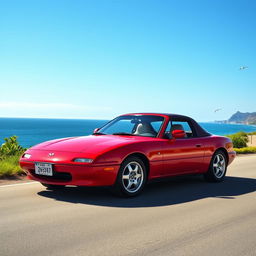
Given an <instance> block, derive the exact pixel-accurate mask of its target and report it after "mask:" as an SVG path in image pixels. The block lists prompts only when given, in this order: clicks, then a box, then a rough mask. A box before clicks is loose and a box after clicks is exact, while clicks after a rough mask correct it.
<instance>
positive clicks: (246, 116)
mask: <svg viewBox="0 0 256 256" xmlns="http://www.w3.org/2000/svg"><path fill="white" fill-rule="evenodd" d="M215 122H216V123H227V124H249V125H256V112H252V113H249V112H246V113H242V112H240V111H237V112H236V113H235V114H233V115H232V116H231V117H230V118H229V119H228V120H222V121H215Z"/></svg>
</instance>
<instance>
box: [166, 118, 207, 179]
mask: <svg viewBox="0 0 256 256" xmlns="http://www.w3.org/2000/svg"><path fill="white" fill-rule="evenodd" d="M173 127H178V128H180V129H182V128H183V130H184V131H185V132H186V137H184V138H180V139H174V138H169V139H165V140H164V142H163V176H170V175H179V174H185V173H197V172H200V171H202V168H203V160H204V139H203V138H200V137H197V136H196V134H195V131H194V129H193V127H192V124H191V123H189V121H186V120H172V121H170V122H169V124H168V126H167V129H166V133H167V134H168V133H169V134H171V132H172V130H173ZM174 129H175V128H174Z"/></svg>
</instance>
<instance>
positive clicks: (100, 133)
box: [92, 132, 106, 135]
mask: <svg viewBox="0 0 256 256" xmlns="http://www.w3.org/2000/svg"><path fill="white" fill-rule="evenodd" d="M92 135H106V133H103V132H94V133H93V134H92Z"/></svg>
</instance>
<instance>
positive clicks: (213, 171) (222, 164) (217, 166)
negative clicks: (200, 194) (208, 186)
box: [204, 150, 227, 182]
mask: <svg viewBox="0 0 256 256" xmlns="http://www.w3.org/2000/svg"><path fill="white" fill-rule="evenodd" d="M226 171H227V158H226V155H225V153H224V152H223V151H222V150H217V151H216V152H215V153H214V155H213V157H212V160H211V163H210V166H209V169H208V171H207V173H205V174H204V177H205V179H206V180H207V181H213V182H220V181H222V180H223V179H224V178H225V175H226Z"/></svg>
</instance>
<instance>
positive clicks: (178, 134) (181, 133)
mask: <svg viewBox="0 0 256 256" xmlns="http://www.w3.org/2000/svg"><path fill="white" fill-rule="evenodd" d="M185 135H186V133H185V132H184V131H183V130H173V131H172V137H173V138H175V139H182V138H185Z"/></svg>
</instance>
